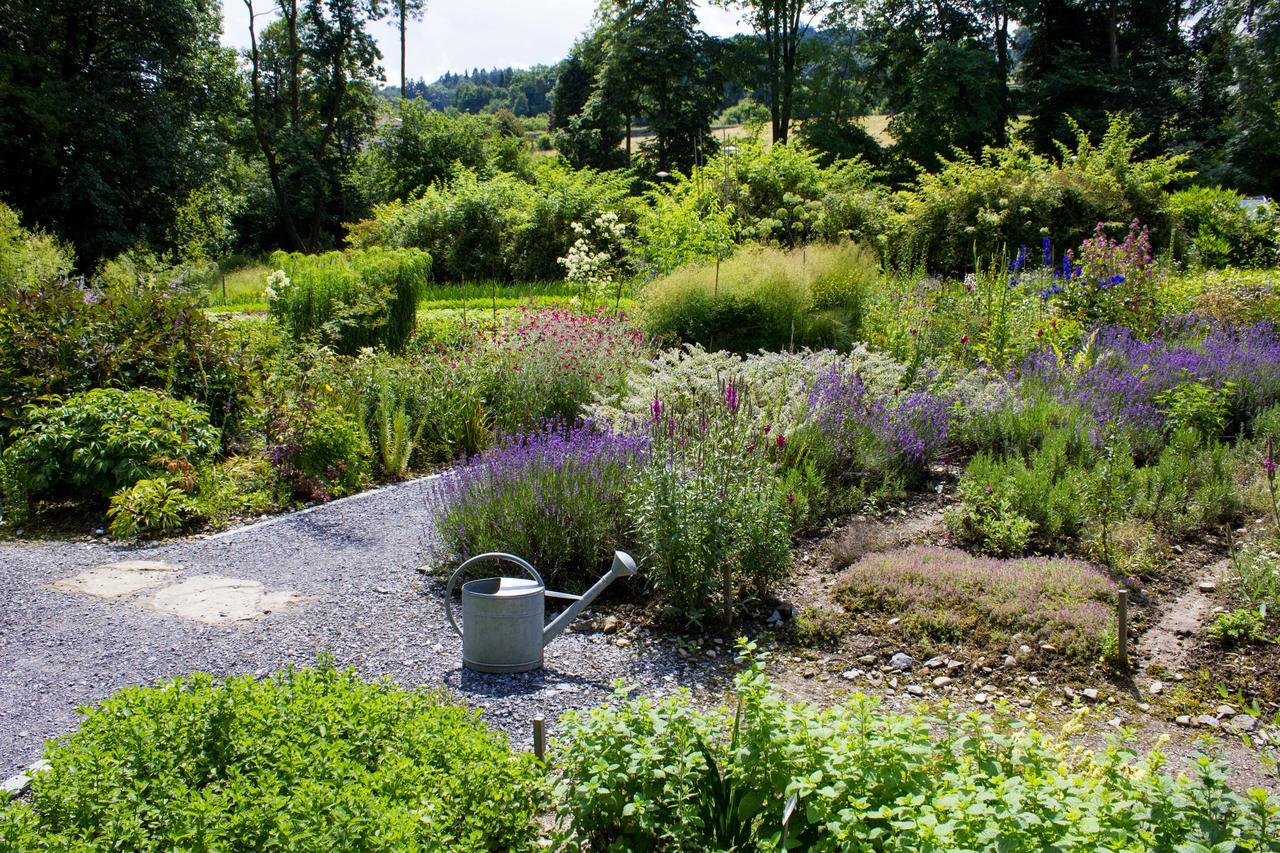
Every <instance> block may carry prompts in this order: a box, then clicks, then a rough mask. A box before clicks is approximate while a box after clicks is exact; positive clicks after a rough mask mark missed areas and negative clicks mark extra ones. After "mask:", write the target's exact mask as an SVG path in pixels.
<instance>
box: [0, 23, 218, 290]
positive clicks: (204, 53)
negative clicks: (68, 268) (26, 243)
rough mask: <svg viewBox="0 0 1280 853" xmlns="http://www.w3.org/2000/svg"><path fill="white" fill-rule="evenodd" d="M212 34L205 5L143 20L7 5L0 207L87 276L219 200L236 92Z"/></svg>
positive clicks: (1, 53)
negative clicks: (53, 238) (59, 242)
mask: <svg viewBox="0 0 1280 853" xmlns="http://www.w3.org/2000/svg"><path fill="white" fill-rule="evenodd" d="M220 32H221V14H220V8H219V5H218V4H217V3H215V2H212V0H164V2H157V3H154V4H151V5H149V6H148V7H147V11H146V14H145V15H141V14H139V10H138V9H136V8H131V7H128V6H122V5H117V6H103V7H97V8H94V9H92V10H91V9H88V8H86V7H85V6H84V4H83V3H80V2H76V0H58V2H54V3H40V4H36V3H17V4H14V5H11V6H6V9H5V14H4V15H3V16H2V20H0V175H3V179H0V197H2V198H3V199H4V200H5V201H7V202H8V203H10V204H12V205H14V207H16V208H17V209H18V210H19V211H21V212H22V214H23V217H24V219H26V220H27V222H28V223H29V224H31V225H38V226H40V227H42V228H46V229H49V230H51V231H52V232H53V233H56V234H58V235H59V236H60V237H61V238H62V239H64V240H66V241H68V243H70V244H71V245H72V246H74V247H75V250H76V252H77V253H78V254H79V256H80V261H81V262H82V264H83V268H85V269H91V268H92V267H93V265H94V264H96V263H97V261H98V260H100V259H102V258H104V257H110V256H112V255H114V254H116V253H118V252H121V251H123V250H125V249H128V248H129V247H131V246H134V245H136V244H138V243H140V242H141V243H151V244H153V245H157V246H160V245H165V244H166V243H168V242H169V240H170V232H171V230H172V228H173V226H174V223H175V220H176V219H177V217H178V212H179V210H180V209H182V208H183V207H184V206H185V205H188V204H190V203H192V202H193V201H194V200H196V199H199V198H202V197H204V198H210V197H214V196H220V195H222V194H223V187H225V185H226V184H227V183H228V181H229V180H231V179H232V176H233V174H234V172H235V170H236V169H237V167H238V166H239V162H240V161H239V157H238V155H237V153H236V151H235V146H234V144H233V143H232V137H233V136H234V132H235V131H234V126H235V124H236V120H237V113H238V111H239V109H240V99H241V97H242V93H243V90H242V88H241V85H242V81H241V80H240V79H239V75H238V70H237V68H236V63H235V56H234V54H233V53H232V51H230V50H227V49H225V48H223V47H221V46H220V45H219V43H218V41H219V35H220ZM224 201H226V205H225V206H226V207H228V208H234V206H235V205H236V203H235V201H234V200H228V199H224ZM222 212H223V213H224V214H225V213H226V212H227V211H226V210H224V211H222Z"/></svg>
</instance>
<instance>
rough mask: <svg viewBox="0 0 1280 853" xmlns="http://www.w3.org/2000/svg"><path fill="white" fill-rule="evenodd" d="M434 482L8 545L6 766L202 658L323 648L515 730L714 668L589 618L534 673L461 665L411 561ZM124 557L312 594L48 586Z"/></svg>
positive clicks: (218, 670) (254, 664)
mask: <svg viewBox="0 0 1280 853" xmlns="http://www.w3.org/2000/svg"><path fill="white" fill-rule="evenodd" d="M430 488H431V485H430V480H418V481H415V482H410V483H405V484H402V485H398V486H394V487H390V488H386V489H382V490H378V491H375V492H370V493H365V494H362V495H357V496H355V497H353V498H348V499H346V500H342V501H336V502H334V503H332V504H328V505H325V506H321V507H317V508H314V509H312V510H307V511H303V512H298V513H294V514H291V515H287V516H282V517H279V518H276V519H271V520H269V521H267V522H264V523H260V524H257V525H250V526H247V527H242V528H239V529H235V530H231V531H227V532H225V533H221V534H217V535H214V536H208V537H203V538H198V539H187V540H179V541H172V542H167V543H164V544H160V545H155V546H151V547H121V546H118V545H113V544H109V543H106V542H92V543H66V542H57V543H0V599H2V601H3V605H2V607H3V610H0V779H3V778H4V777H5V776H8V775H9V774H11V773H13V772H16V771H17V770H19V769H20V768H21V767H23V766H25V765H27V764H29V763H30V762H31V761H33V760H34V759H36V758H38V757H39V755H40V752H41V748H42V742H43V740H44V739H46V738H50V737H54V736H56V735H59V734H62V733H65V732H67V731H70V730H71V729H72V728H74V726H75V725H76V720H77V714H76V709H77V707H79V706H82V705H91V704H94V703H96V702H98V701H100V700H101V699H103V698H104V697H106V696H108V695H109V694H111V693H112V692H113V691H115V690H117V689H119V688H121V687H124V686H126V685H130V684H148V683H152V682H154V681H156V680H157V679H161V678H165V677H169V676H173V675H180V674H184V673H188V672H193V671H203V672H210V673H213V674H215V675H232V674H238V673H255V674H259V675H261V674H265V673H268V672H272V671H274V670H276V669H279V668H280V667H282V666H284V665H285V664H289V663H294V664H299V665H306V664H308V663H312V662H314V661H315V659H316V656H317V655H318V654H319V653H321V652H322V651H326V650H327V651H329V652H331V653H332V654H333V655H334V656H335V657H336V659H337V660H338V662H339V663H343V664H346V663H350V664H354V665H355V666H356V667H357V668H358V669H359V670H360V671H361V672H362V673H364V674H365V675H368V676H381V675H387V676H390V677H391V678H392V679H393V680H395V681H397V682H399V683H401V684H405V685H439V684H445V685H447V686H448V687H450V688H452V689H453V690H455V691H457V692H458V693H459V694H460V695H461V696H462V697H463V698H465V699H466V700H467V701H468V702H469V703H471V704H473V705H476V706H479V707H482V708H483V709H484V710H485V716H486V718H487V719H489V720H490V721H491V722H493V723H496V724H497V725H499V726H501V727H503V728H505V729H507V730H508V731H509V732H510V733H511V734H512V735H513V736H514V740H515V741H516V742H517V743H520V744H524V743H526V742H527V741H528V738H529V731H530V726H531V720H532V718H533V717H534V716H536V715H537V714H544V715H546V717H547V718H548V720H549V721H552V720H554V719H555V717H556V715H558V714H559V713H561V712H562V711H564V710H567V709H568V708H571V707H583V706H590V705H595V704H599V703H600V702H602V701H604V700H605V699H607V698H608V696H609V695H610V691H611V687H610V685H611V682H612V681H613V679H615V678H619V677H625V678H626V679H627V680H628V681H630V682H634V683H635V684H636V685H637V686H638V687H640V688H641V689H643V690H645V691H646V692H654V693H660V692H666V691H667V690H669V689H671V688H672V687H674V686H675V685H677V684H680V683H686V684H692V685H696V684H697V683H698V682H701V681H703V680H705V678H706V677H707V673H706V672H705V671H703V670H701V669H700V668H694V667H691V666H690V665H689V664H686V663H684V662H683V661H681V660H680V659H678V658H677V657H676V656H674V655H673V654H671V651H670V649H669V648H665V649H664V648H662V646H661V644H659V643H658V642H656V641H654V642H650V641H649V638H646V637H644V636H639V637H635V636H633V637H631V644H630V645H627V646H626V647H625V648H624V647H620V646H618V645H615V644H614V642H613V640H614V638H611V637H606V636H604V635H602V634H599V633H594V632H585V633H577V632H570V633H567V634H565V635H563V636H561V637H560V638H559V639H558V640H556V641H555V642H554V643H552V644H551V645H550V646H549V647H548V648H547V650H546V668H545V669H543V670H538V671H535V672H533V673H526V674H523V675H481V674H478V673H473V672H471V671H469V670H464V669H462V667H461V646H460V642H459V640H458V638H457V637H456V636H455V635H454V634H453V632H452V631H451V630H450V629H449V627H448V625H447V623H446V621H445V618H444V615H443V613H442V610H441V606H440V601H441V599H440V593H441V586H442V585H441V584H440V583H439V582H438V581H436V580H434V579H432V578H429V577H427V576H426V575H423V574H421V573H419V572H417V571H416V570H415V569H416V568H417V567H418V566H419V565H421V564H422V563H423V562H424V560H425V559H426V556H427V550H428V545H429V538H428V537H429V532H428V531H429V530H430V517H431V492H430ZM126 559H138V560H141V559H146V560H165V561H170V562H173V563H177V564H179V565H181V567H182V569H181V575H180V578H186V577H189V576H192V575H197V574H220V575H228V576H231V577H235V578H242V579H246V580H256V581H260V582H262V583H263V584H265V585H266V587H267V589H268V590H296V591H298V592H299V593H301V594H302V595H304V596H307V597H308V598H307V600H306V601H304V602H303V603H301V604H299V605H297V606H295V607H293V608H290V609H287V610H285V611H282V612H278V613H273V614H271V615H269V616H267V617H266V618H265V619H263V620H262V621H259V622H251V623H237V624H234V625H230V626H210V625H205V624H202V623H198V622H193V621H190V620H187V619H183V618H180V617H177V616H171V615H166V614H162V613H156V612H151V611H148V610H143V609H141V608H138V607H136V606H133V605H131V604H129V603H127V601H122V600H109V601H103V600H98V599H95V598H91V597H88V596H83V595H75V594H70V593H66V592H60V591H56V590H53V589H50V588H49V587H48V584H49V583H51V582H53V581H55V580H58V579H61V578H66V577H69V576H71V575H73V574H75V573H77V572H79V571H82V570H84V569H86V568H89V567H91V566H95V565H99V564H102V563H108V562H113V561H118V560H126ZM143 595H145V593H143ZM580 619H581V617H580ZM578 624H579V626H582V624H583V623H582V622H581V621H580V622H579V623H578Z"/></svg>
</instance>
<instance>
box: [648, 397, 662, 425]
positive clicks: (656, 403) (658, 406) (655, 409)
mask: <svg viewBox="0 0 1280 853" xmlns="http://www.w3.org/2000/svg"><path fill="white" fill-rule="evenodd" d="M649 413H650V414H652V415H653V419H654V420H655V421H659V420H662V401H661V400H659V399H658V398H657V397H654V398H653V402H652V403H650V404H649Z"/></svg>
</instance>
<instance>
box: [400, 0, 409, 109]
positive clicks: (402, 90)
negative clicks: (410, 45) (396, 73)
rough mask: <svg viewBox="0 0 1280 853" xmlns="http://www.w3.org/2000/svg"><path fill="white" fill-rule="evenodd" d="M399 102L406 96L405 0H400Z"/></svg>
mask: <svg viewBox="0 0 1280 853" xmlns="http://www.w3.org/2000/svg"><path fill="white" fill-rule="evenodd" d="M399 8H400V100H402V101H403V100H404V99H405V98H406V97H408V96H407V94H406V93H405V89H406V88H407V77H406V75H405V70H404V30H405V19H404V16H405V12H406V9H405V0H400V2H399Z"/></svg>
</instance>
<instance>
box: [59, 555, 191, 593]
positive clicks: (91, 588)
mask: <svg viewBox="0 0 1280 853" xmlns="http://www.w3.org/2000/svg"><path fill="white" fill-rule="evenodd" d="M179 568H180V567H179V566H178V565H177V564H176V563H164V562H160V561H158V560H123V561H121V562H119V563H104V564H103V565H101V566H94V567H93V568H91V569H86V570H84V571H83V572H81V573H80V574H78V575H74V576H72V577H69V578H64V579H62V580H59V581H54V582H53V583H52V584H50V586H52V587H53V588H54V589H56V590H59V591H61V592H72V593H77V594H79V595H91V596H93V597H94V598H122V597H124V596H126V595H133V594H134V593H136V592H141V591H142V590H144V589H151V588H152V587H156V586H163V585H164V584H167V583H169V582H170V581H171V580H173V579H174V578H176V577H177V576H178V569H179Z"/></svg>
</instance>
